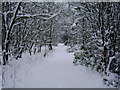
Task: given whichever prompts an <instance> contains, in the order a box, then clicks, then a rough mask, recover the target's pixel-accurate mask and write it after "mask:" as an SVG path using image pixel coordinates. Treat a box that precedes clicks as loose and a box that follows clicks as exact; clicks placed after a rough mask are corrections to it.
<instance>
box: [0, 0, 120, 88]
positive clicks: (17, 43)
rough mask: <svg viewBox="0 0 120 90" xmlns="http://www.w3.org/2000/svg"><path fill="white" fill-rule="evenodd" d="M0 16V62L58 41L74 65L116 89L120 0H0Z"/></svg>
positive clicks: (9, 60)
mask: <svg viewBox="0 0 120 90" xmlns="http://www.w3.org/2000/svg"><path fill="white" fill-rule="evenodd" d="M0 14H1V15H2V45H1V46H2V55H3V59H2V61H1V64H3V65H4V66H6V65H7V64H9V62H11V61H12V60H13V58H15V59H16V60H18V59H19V58H22V56H23V54H24V53H25V52H27V53H29V54H30V55H31V56H32V55H36V54H37V53H41V52H42V47H45V48H48V49H49V51H52V50H53V49H54V46H57V44H58V43H64V45H66V46H69V48H68V49H67V51H68V52H69V53H71V52H72V53H74V60H73V64H74V65H75V66H78V65H83V66H87V67H90V68H91V69H92V70H94V71H97V72H99V73H100V74H101V75H103V83H104V84H106V85H107V86H110V85H112V86H113V87H118V85H119V82H118V79H119V68H120V67H119V63H120V62H119V59H120V58H119V51H120V49H119V45H120V39H119V38H120V36H119V35H120V33H119V27H120V2H38V3H37V2H2V11H1V12H0ZM46 54H47V51H46V52H45V53H44V57H46V56H47V55H46ZM111 75H113V77H114V78H113V77H111Z"/></svg>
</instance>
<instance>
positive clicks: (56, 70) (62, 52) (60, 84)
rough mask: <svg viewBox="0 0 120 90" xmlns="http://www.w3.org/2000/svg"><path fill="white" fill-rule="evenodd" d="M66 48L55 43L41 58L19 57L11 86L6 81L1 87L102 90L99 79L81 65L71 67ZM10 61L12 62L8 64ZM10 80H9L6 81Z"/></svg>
mask: <svg viewBox="0 0 120 90" xmlns="http://www.w3.org/2000/svg"><path fill="white" fill-rule="evenodd" d="M67 49H68V47H67V46H64V45H63V44H59V45H58V46H56V47H54V49H53V50H52V51H49V52H48V53H47V56H46V57H43V56H42V55H43V53H44V51H45V50H44V48H42V53H37V54H35V55H33V56H29V55H28V54H27V53H24V55H23V57H22V58H21V59H19V60H17V61H16V62H15V61H14V63H12V65H14V70H13V71H14V74H15V75H13V76H14V85H11V86H10V84H12V83H11V82H9V81H10V80H8V82H9V83H6V84H7V85H6V86H4V87H15V88H106V87H107V86H105V85H103V84H102V76H100V74H99V73H97V72H95V71H92V70H90V69H89V68H86V67H85V66H80V65H78V66H74V65H73V63H72V62H73V59H74V55H73V53H68V52H67ZM11 62H12V61H11ZM9 79H10V78H9Z"/></svg>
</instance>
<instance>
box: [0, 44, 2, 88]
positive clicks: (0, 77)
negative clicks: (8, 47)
mask: <svg viewBox="0 0 120 90" xmlns="http://www.w3.org/2000/svg"><path fill="white" fill-rule="evenodd" d="M0 62H1V63H2V49H1V45H0ZM1 89H2V65H1V64H0V90H1Z"/></svg>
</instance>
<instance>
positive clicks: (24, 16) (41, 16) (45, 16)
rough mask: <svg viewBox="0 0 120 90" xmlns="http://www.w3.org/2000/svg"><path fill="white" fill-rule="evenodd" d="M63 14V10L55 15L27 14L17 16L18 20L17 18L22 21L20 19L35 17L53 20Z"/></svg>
mask: <svg viewBox="0 0 120 90" xmlns="http://www.w3.org/2000/svg"><path fill="white" fill-rule="evenodd" d="M60 12H61V10H60V11H59V12H58V13H56V14H53V15H50V14H34V15H31V14H26V15H17V17H18V18H16V20H18V19H20V18H34V17H40V18H41V19H51V18H54V17H55V16H57V15H58V14H59V13H60Z"/></svg>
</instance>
